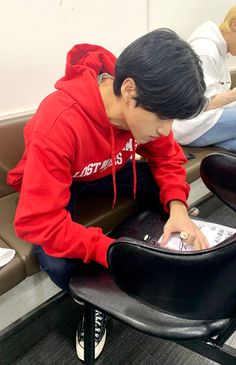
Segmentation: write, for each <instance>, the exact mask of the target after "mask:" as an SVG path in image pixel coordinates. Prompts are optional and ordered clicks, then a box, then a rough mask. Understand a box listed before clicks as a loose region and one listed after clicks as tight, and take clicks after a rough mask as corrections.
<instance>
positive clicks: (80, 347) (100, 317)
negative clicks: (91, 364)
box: [76, 310, 106, 361]
mask: <svg viewBox="0 0 236 365" xmlns="http://www.w3.org/2000/svg"><path fill="white" fill-rule="evenodd" d="M105 341H106V315H105V314H104V313H102V312H99V311H98V310H95V351H94V359H96V358H97V357H98V356H99V355H100V354H101V352H102V350H103V348H104V345H105ZM76 352H77V356H78V358H79V359H80V360H82V361H84V318H83V319H82V322H81V323H80V326H79V328H78V329H77V331H76Z"/></svg>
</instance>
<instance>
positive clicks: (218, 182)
mask: <svg viewBox="0 0 236 365" xmlns="http://www.w3.org/2000/svg"><path fill="white" fill-rule="evenodd" d="M200 174H201V178H202V180H203V182H204V184H205V185H206V186H207V188H208V189H209V190H211V191H212V192H213V193H214V194H215V195H216V196H218V198H220V199H221V200H222V201H223V202H224V203H225V204H227V205H228V206H229V207H230V208H232V209H233V210H234V211H236V155H233V154H230V153H222V152H217V153H214V154H210V155H208V156H206V157H205V158H204V159H203V160H202V163H201V166H200Z"/></svg>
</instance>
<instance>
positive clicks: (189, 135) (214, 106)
mask: <svg viewBox="0 0 236 365" xmlns="http://www.w3.org/2000/svg"><path fill="white" fill-rule="evenodd" d="M188 42H189V44H190V45H191V47H192V48H193V49H194V51H195V52H196V53H197V55H198V56H199V57H200V59H201V61H202V68H203V72H204V79H205V83H206V93H205V96H206V97H207V98H208V100H209V104H208V107H207V109H206V111H204V112H202V113H201V114H200V115H199V116H197V117H195V118H192V119H189V120H178V119H176V120H175V121H174V123H173V132H174V137H175V139H176V141H177V142H178V143H180V144H181V145H188V146H194V147H203V146H210V145H215V146H218V147H222V148H225V149H227V150H230V151H232V152H235V153H236V88H233V89H230V87H231V78H230V73H229V69H228V65H227V57H228V54H231V55H233V56H236V5H235V6H233V7H232V8H231V9H230V10H229V12H228V13H227V15H226V17H225V19H224V22H223V23H222V24H221V25H220V26H217V25H216V24H215V23H213V22H212V21H207V22H205V23H203V24H202V25H200V26H199V27H198V28H197V29H196V30H195V31H194V32H193V34H192V35H191V36H190V38H189V39H188Z"/></svg>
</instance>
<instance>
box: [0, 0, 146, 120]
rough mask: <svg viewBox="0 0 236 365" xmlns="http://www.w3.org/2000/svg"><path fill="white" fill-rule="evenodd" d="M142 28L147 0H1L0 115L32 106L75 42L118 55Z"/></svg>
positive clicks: (48, 87) (57, 74)
mask: <svg viewBox="0 0 236 365" xmlns="http://www.w3.org/2000/svg"><path fill="white" fill-rule="evenodd" d="M146 32H147V23H146V0H121V1H117V0H100V1H97V0H64V1H63V0H0V40H1V46H0V49H1V57H0V93H1V96H0V118H3V116H4V115H8V114H11V113H17V112H18V113H20V112H22V113H23V112H25V111H28V110H31V109H35V107H36V106H37V105H38V104H39V102H40V101H41V99H42V98H43V97H44V96H46V95H47V94H48V93H49V92H51V91H52V90H53V85H54V83H55V81H56V80H57V79H58V78H59V77H61V76H62V75H63V72H64V66H65V59H66V53H67V51H68V50H69V49H70V48H71V47H72V46H73V45H74V44H77V43H83V42H85V43H93V44H100V45H102V46H104V47H106V48H108V49H109V50H110V51H112V52H114V53H115V54H116V55H118V54H119V53H120V52H121V50H122V49H123V48H124V47H125V46H126V45H128V44H129V43H130V42H131V41H133V40H134V39H135V38H137V37H139V36H140V35H142V34H144V33H146Z"/></svg>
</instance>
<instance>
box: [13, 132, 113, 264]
mask: <svg viewBox="0 0 236 365" xmlns="http://www.w3.org/2000/svg"><path fill="white" fill-rule="evenodd" d="M64 132H65V135H66V136H67V137H68V133H67V131H64ZM66 145H67V146H68V147H64V146H63V147H62V145H60V143H58V142H57V143H56V142H55V141H54V140H52V139H50V138H48V137H45V136H42V135H40V133H35V134H34V137H33V141H32V142H31V145H30V146H29V147H28V149H29V150H28V153H27V160H26V163H25V169H24V176H23V182H22V187H21V193H20V199H19V204H18V207H17V211H16V216H15V230H16V233H17V235H18V236H19V237H20V238H22V239H24V240H26V241H29V242H31V243H35V244H39V245H42V246H43V249H44V250H45V252H46V253H47V254H48V255H51V256H55V257H66V258H81V259H82V260H83V261H84V262H90V261H96V262H98V263H100V264H102V265H104V266H107V260H106V253H107V248H108V246H109V245H110V244H111V242H113V240H112V239H111V238H109V237H107V236H105V235H104V234H103V233H102V230H101V228H99V227H89V228H86V227H84V226H83V225H81V224H78V223H75V222H73V221H72V219H71V215H70V213H69V212H68V211H67V210H66V209H65V207H66V206H67V204H68V202H69V199H70V185H71V181H72V178H71V161H72V160H73V157H74V156H73V150H72V149H71V146H69V143H67V144H66ZM66 148H67V149H66Z"/></svg>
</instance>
